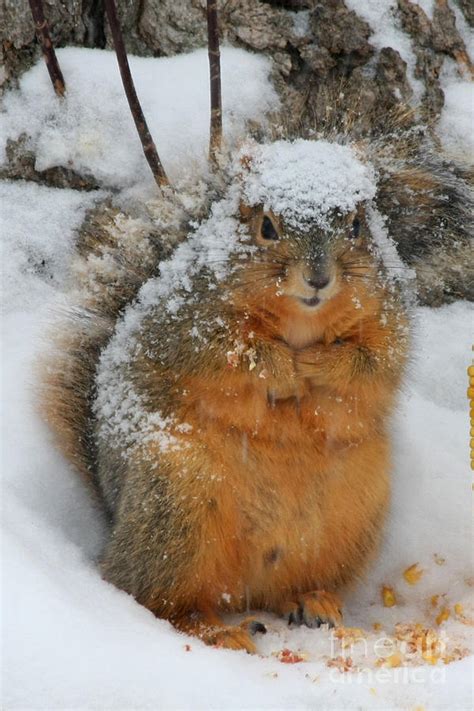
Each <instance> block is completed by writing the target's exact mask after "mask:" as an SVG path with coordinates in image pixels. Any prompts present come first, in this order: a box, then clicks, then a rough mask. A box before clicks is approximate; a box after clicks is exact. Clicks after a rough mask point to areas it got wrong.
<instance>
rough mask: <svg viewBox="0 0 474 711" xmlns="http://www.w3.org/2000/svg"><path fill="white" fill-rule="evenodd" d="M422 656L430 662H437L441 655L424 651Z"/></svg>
mask: <svg viewBox="0 0 474 711" xmlns="http://www.w3.org/2000/svg"><path fill="white" fill-rule="evenodd" d="M421 656H422V657H423V659H424V660H425V662H427V663H428V664H437V663H438V661H439V655H436V654H428V652H424V653H423V654H422V655H421Z"/></svg>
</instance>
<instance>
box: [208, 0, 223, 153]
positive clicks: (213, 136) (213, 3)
mask: <svg viewBox="0 0 474 711" xmlns="http://www.w3.org/2000/svg"><path fill="white" fill-rule="evenodd" d="M207 47H208V54H209V73H210V85H211V129H210V139H209V158H210V160H211V162H212V163H214V164H216V163H217V156H218V154H219V153H220V150H221V146H222V95H221V54H220V50H219V27H218V22H217V0H207Z"/></svg>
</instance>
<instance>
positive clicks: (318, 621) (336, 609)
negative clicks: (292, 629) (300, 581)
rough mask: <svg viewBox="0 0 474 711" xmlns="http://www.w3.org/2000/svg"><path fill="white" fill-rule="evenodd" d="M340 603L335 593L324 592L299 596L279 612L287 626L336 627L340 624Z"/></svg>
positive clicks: (283, 606)
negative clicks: (285, 620)
mask: <svg viewBox="0 0 474 711" xmlns="http://www.w3.org/2000/svg"><path fill="white" fill-rule="evenodd" d="M341 607H342V606H341V601H340V599H339V597H338V596H337V595H336V594H335V593H331V592H326V591H325V590H315V591H314V592H309V593H305V594H304V595H299V596H298V597H297V599H296V601H289V602H287V603H285V604H284V605H282V608H281V612H282V614H283V616H284V617H285V618H286V619H287V620H288V624H289V625H291V624H294V625H306V627H311V628H315V627H321V625H328V626H329V627H337V626H338V625H340V624H341V622H342V609H341Z"/></svg>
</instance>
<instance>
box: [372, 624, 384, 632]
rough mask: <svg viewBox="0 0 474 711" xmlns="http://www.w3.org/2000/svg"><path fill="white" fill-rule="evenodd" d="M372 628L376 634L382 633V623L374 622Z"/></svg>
mask: <svg viewBox="0 0 474 711" xmlns="http://www.w3.org/2000/svg"><path fill="white" fill-rule="evenodd" d="M372 627H373V629H374V630H375V631H376V632H380V630H381V629H382V625H381V623H380V622H374V623H373V625H372Z"/></svg>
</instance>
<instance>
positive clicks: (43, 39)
mask: <svg viewBox="0 0 474 711" xmlns="http://www.w3.org/2000/svg"><path fill="white" fill-rule="evenodd" d="M29 3H30V8H31V14H32V15H33V20H34V21H35V30H36V36H37V38H38V41H39V43H40V44H41V49H42V51H43V56H44V59H45V62H46V67H47V68H48V72H49V76H50V78H51V82H52V84H53V87H54V91H55V92H56V94H57V95H58V96H64V93H65V91H66V85H65V83H64V78H63V75H62V72H61V68H60V66H59V63H58V60H57V57H56V53H55V51H54V47H53V43H52V41H51V36H50V34H49V28H48V23H47V21H46V18H45V16H44V11H43V2H42V0H29Z"/></svg>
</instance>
